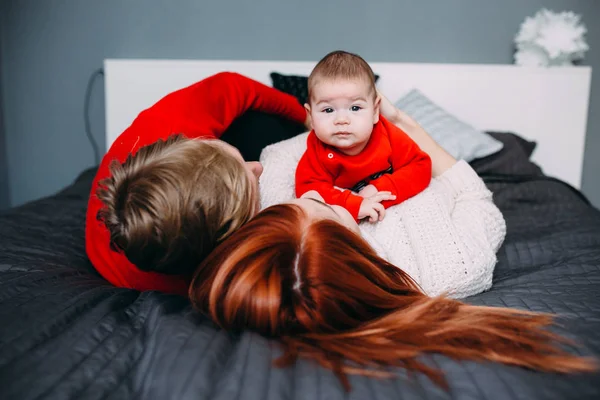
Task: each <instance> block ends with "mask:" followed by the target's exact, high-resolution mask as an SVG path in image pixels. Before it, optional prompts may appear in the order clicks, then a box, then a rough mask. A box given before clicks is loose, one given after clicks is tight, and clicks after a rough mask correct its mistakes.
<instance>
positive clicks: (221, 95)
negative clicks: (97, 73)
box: [85, 72, 306, 296]
mask: <svg viewBox="0 0 600 400" xmlns="http://www.w3.org/2000/svg"><path fill="white" fill-rule="evenodd" d="M248 109H255V110H260V111H264V112H269V113H273V114H280V115H285V116H287V117H289V118H291V119H293V120H295V121H298V122H304V120H305V118H306V111H305V110H304V108H303V107H302V106H301V105H300V103H299V102H298V101H297V100H296V98H295V97H293V96H291V95H287V94H284V93H283V92H280V91H278V90H276V89H273V88H270V87H268V86H266V85H263V84H261V83H259V82H256V81H253V80H251V79H249V78H246V77H244V76H242V75H239V74H235V73H227V72H225V73H220V74H217V75H214V76H211V77H209V78H206V79H204V80H202V81H200V82H198V83H195V84H193V85H191V86H189V87H186V88H184V89H180V90H178V91H175V92H173V93H171V94H169V95H167V96H165V97H164V98H162V99H161V100H159V101H158V102H157V103H156V104H154V105H153V106H152V107H150V108H148V109H147V110H145V111H143V112H141V113H140V114H139V115H138V117H137V118H136V119H135V120H134V121H133V123H132V124H131V126H130V127H129V128H127V129H126V130H125V131H124V132H123V133H122V134H121V135H120V136H119V137H118V138H117V139H116V140H115V142H114V143H113V145H112V146H111V148H110V150H108V152H107V153H106V155H105V156H104V158H103V159H102V162H101V163H100V167H99V169H98V172H97V174H96V177H95V179H94V182H93V184H92V190H91V193H90V199H89V203H88V209H87V216H86V227H85V245H86V251H87V254H88V257H89V258H90V261H91V262H92V264H93V265H94V267H95V268H96V270H97V271H98V272H99V273H100V274H101V275H102V276H103V277H104V278H106V279H107V280H108V281H109V282H110V283H112V284H113V285H115V286H120V287H126V288H132V289H137V290H159V291H162V292H167V293H177V294H181V295H184V296H187V291H188V285H189V277H183V276H174V275H165V274H161V273H156V272H144V271H142V270H140V269H138V268H137V267H136V266H134V265H133V264H132V263H130V262H129V260H128V259H127V258H126V257H125V255H124V254H123V253H121V252H115V251H113V250H111V249H110V244H109V232H108V229H107V228H106V226H105V225H104V224H103V223H102V222H101V221H98V220H97V218H96V216H97V214H98V211H99V210H100V208H101V207H102V203H101V202H100V200H99V199H98V198H97V197H96V190H97V189H98V181H100V180H101V179H104V178H106V177H108V176H109V175H110V174H109V169H108V166H109V164H110V162H111V161H112V160H118V161H119V162H124V161H125V160H126V158H127V156H128V155H129V154H135V153H136V152H137V151H138V150H139V149H140V148H141V147H143V146H146V145H149V144H152V143H154V142H156V141H157V140H158V139H166V138H167V137H169V136H170V135H171V134H175V133H183V134H184V135H186V136H187V137H189V138H196V137H207V138H218V137H219V136H221V134H222V133H223V132H224V131H225V130H226V129H227V127H228V126H229V125H230V124H231V123H232V121H233V120H234V119H235V118H237V117H239V116H240V115H242V114H243V113H244V112H245V111H246V110H248Z"/></svg>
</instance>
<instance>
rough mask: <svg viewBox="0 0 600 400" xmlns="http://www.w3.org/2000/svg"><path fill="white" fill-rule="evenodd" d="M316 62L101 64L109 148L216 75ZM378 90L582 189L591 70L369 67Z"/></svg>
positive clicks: (296, 69)
mask: <svg viewBox="0 0 600 400" xmlns="http://www.w3.org/2000/svg"><path fill="white" fill-rule="evenodd" d="M314 64H315V63H314V62H289V61H200V60H198V61H197V60H114V59H108V60H105V62H104V71H105V77H106V78H105V90H106V130H107V132H106V145H107V148H108V147H110V145H111V144H112V142H113V141H114V140H115V139H116V138H117V136H118V135H119V134H121V132H122V131H123V130H125V129H126V128H127V127H128V126H129V125H130V124H131V122H132V121H133V120H134V119H135V117H136V116H137V115H138V114H139V113H140V112H141V111H142V110H144V109H145V108H147V107H149V106H151V105H152V104H154V103H155V102H156V101H158V100H159V99H160V98H161V97H163V96H164V95H166V94H168V93H169V92H172V91H173V90H176V89H179V88H182V87H185V86H188V85H190V84H192V83H194V82H196V81H199V80H201V79H203V78H205V77H207V76H210V75H213V74H215V73H217V72H221V71H233V72H239V73H241V74H243V75H246V76H248V77H251V78H253V79H256V80H258V81H260V82H263V83H265V84H267V85H271V79H270V76H269V74H270V73H271V72H272V71H277V72H281V73H284V74H301V75H308V74H309V73H310V71H311V69H312V67H313V66H314ZM370 65H371V67H372V68H373V70H374V71H375V73H376V74H378V75H379V76H380V78H379V81H378V84H377V86H378V88H379V89H380V90H381V91H382V92H383V93H384V94H385V95H386V96H387V97H388V98H389V99H390V100H391V101H392V102H394V101H396V100H397V99H398V98H400V97H401V96H402V95H403V94H404V93H406V92H408V91H409V90H410V89H412V88H418V89H419V90H421V91H422V92H423V93H424V94H425V95H427V96H428V97H429V98H431V99H432V100H433V101H434V102H436V103H438V104H439V105H440V106H442V107H443V108H445V109H446V110H447V111H449V112H451V113H452V114H454V115H456V116H457V117H459V118H460V119H462V120H464V121H466V122H468V123H470V124H472V125H473V126H475V127H477V128H479V129H482V130H496V131H510V132H514V133H517V134H519V135H521V136H522V137H524V138H526V139H529V140H535V141H536V142H537V143H538V146H537V148H536V150H535V152H534V154H533V157H532V158H533V160H534V161H535V162H537V163H538V164H539V165H540V166H541V167H542V168H543V169H544V172H545V173H546V174H548V175H551V176H555V177H558V178H561V179H563V180H565V181H566V182H568V183H570V184H571V185H573V186H575V187H577V188H579V187H580V186H581V172H582V166H583V152H584V145H585V135H586V125H587V113H588V102H589V91H590V81H591V72H592V71H591V68H590V67H555V68H526V67H518V66H514V65H476V64H465V65H463V64H407V63H370Z"/></svg>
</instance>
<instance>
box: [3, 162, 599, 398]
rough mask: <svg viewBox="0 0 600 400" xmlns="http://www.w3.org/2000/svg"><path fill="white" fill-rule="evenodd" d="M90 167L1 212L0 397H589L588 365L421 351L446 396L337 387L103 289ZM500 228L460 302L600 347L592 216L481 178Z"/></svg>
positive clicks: (400, 388) (181, 317)
mask: <svg viewBox="0 0 600 400" xmlns="http://www.w3.org/2000/svg"><path fill="white" fill-rule="evenodd" d="M90 174H91V171H90V172H88V173H87V174H84V175H83V176H82V177H81V178H80V179H79V180H78V181H77V182H75V184H74V185H72V186H70V187H69V188H67V189H66V190H64V191H63V192H61V193H59V194H57V195H55V196H52V197H49V198H46V199H43V200H40V201H37V202H35V203H31V204H28V205H26V206H23V207H21V208H17V209H13V210H10V211H9V212H6V213H4V214H0V398H1V399H44V398H50V399H128V398H132V399H134V398H135V399H138V398H139V399H223V400H225V399H227V400H229V399H265V400H267V399H273V400H274V399H297V400H300V399H345V398H348V399H429V400H434V399H461V400H468V399H490V400H491V399H515V400H516V399H527V400H532V399H600V374H589V375H581V376H564V375H554V374H544V373H538V372H533V371H529V370H524V369H520V368H515V367H508V366H504V365H499V364H494V363H475V362H454V361H452V360H449V359H447V358H444V357H441V356H437V355H434V356H432V357H431V358H430V359H429V362H431V363H432V364H433V365H436V366H438V367H439V368H441V369H442V370H443V371H444V372H445V374H446V377H447V379H448V381H449V383H450V390H449V391H448V392H446V391H444V390H442V389H440V388H439V387H436V386H435V385H433V384H432V383H431V382H430V381H429V380H428V379H427V378H426V377H423V376H417V377H415V378H411V377H409V376H407V375H406V374H405V373H404V371H403V370H398V371H397V372H398V375H397V378H394V379H388V380H378V379H369V378H363V377H352V378H351V384H352V391H351V392H350V393H345V392H344V391H343V389H342V387H341V385H340V384H339V382H338V381H337V379H336V378H335V377H334V376H333V374H332V373H330V372H329V371H327V370H324V369H322V368H320V367H318V366H315V365H314V364H313V363H311V362H309V361H299V362H298V363H296V364H295V365H294V366H291V367H288V368H285V369H280V368H275V367H273V366H272V360H273V358H274V357H276V356H277V355H278V354H279V349H278V347H277V344H276V343H275V342H270V341H268V340H266V339H264V338H262V337H260V336H257V335H255V334H251V333H243V334H241V335H237V334H231V333H228V332H223V331H220V330H218V329H216V328H215V327H214V326H213V325H212V324H211V323H210V322H209V321H207V320H206V319H204V318H202V317H200V316H198V315H196V314H195V313H194V312H193V311H192V310H191V308H190V305H189V303H188V301H187V300H185V299H183V298H180V297H176V296H168V295H163V294H159V293H155V292H146V293H138V292H136V291H133V290H126V289H118V288H114V287H111V286H110V285H109V284H108V283H107V282H106V281H104V280H103V279H102V278H101V277H99V276H98V274H97V273H96V272H95V271H94V270H93V268H92V266H91V265H90V263H89V261H88V259H87V258H86V255H85V252H84V239H83V238H84V215H85V206H86V198H87V194H88V190H89V185H90V181H91V175H90ZM488 181H489V182H490V183H488V185H489V187H490V188H491V189H492V190H493V191H494V193H495V201H496V202H497V204H498V205H499V207H500V208H501V209H502V211H503V213H504V215H505V217H506V220H507V226H508V235H507V238H506V241H505V244H504V245H503V247H502V249H501V250H500V252H499V260H500V261H499V263H498V265H497V268H496V271H495V275H494V285H493V288H492V289H491V290H490V291H489V292H486V293H483V294H480V295H478V296H475V297H472V298H470V299H468V301H469V302H471V303H473V304H485V305H492V306H509V307H516V308H521V309H527V310H534V311H545V312H552V313H556V314H558V315H560V322H561V326H560V327H557V328H555V329H556V330H557V331H558V332H560V333H562V334H564V335H566V336H568V337H571V338H573V339H575V340H577V341H578V342H579V343H580V344H581V346H580V347H578V348H573V349H572V351H573V352H575V353H579V354H586V355H596V356H600V291H599V288H600V211H598V210H597V209H595V208H593V207H591V206H590V205H589V204H588V203H587V202H586V201H585V199H583V198H582V197H581V196H579V195H578V194H577V192H576V191H573V190H571V189H570V188H569V187H567V186H566V185H564V184H562V183H560V182H556V181H553V180H550V179H544V178H535V179H516V180H515V179H510V177H509V178H507V177H493V176H492V177H491V178H490V179H488Z"/></svg>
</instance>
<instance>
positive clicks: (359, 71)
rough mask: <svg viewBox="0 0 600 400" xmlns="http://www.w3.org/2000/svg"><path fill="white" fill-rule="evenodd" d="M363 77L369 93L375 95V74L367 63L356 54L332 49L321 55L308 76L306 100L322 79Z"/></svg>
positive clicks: (310, 99)
mask: <svg viewBox="0 0 600 400" xmlns="http://www.w3.org/2000/svg"><path fill="white" fill-rule="evenodd" d="M338 79H348V80H353V79H364V80H365V81H366V82H367V83H368V85H369V93H370V94H372V95H373V97H375V96H376V95H377V89H376V88H375V74H374V73H373V70H372V69H371V67H370V66H369V64H368V63H367V62H366V61H365V60H364V59H363V58H362V57H361V56H359V55H358V54H354V53H349V52H347V51H343V50H336V51H332V52H331V53H329V54H327V55H326V56H325V57H323V58H322V59H321V60H320V61H319V62H318V63H317V65H316V66H315V68H314V69H313V70H312V72H311V73H310V75H309V77H308V101H309V102H310V101H312V92H313V90H314V87H315V85H316V84H317V83H319V82H321V81H323V80H338Z"/></svg>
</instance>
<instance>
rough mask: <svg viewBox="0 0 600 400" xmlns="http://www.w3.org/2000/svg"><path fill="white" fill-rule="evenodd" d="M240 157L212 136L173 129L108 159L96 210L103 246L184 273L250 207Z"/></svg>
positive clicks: (141, 263) (146, 267)
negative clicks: (106, 240)
mask: <svg viewBox="0 0 600 400" xmlns="http://www.w3.org/2000/svg"><path fill="white" fill-rule="evenodd" d="M254 186H255V185H253V183H252V182H251V180H250V177H249V176H248V174H247V173H246V170H245V168H244V166H243V165H242V163H241V162H240V161H239V160H237V159H236V158H235V157H234V156H233V155H231V154H229V153H228V152H227V151H225V150H224V149H223V148H222V147H221V146H217V145H215V144H214V143H213V141H212V140H198V139H187V138H185V137H184V136H183V135H174V136H171V137H170V138H168V139H167V140H159V141H157V142H155V143H153V144H151V145H148V146H145V147H142V148H141V149H140V150H139V151H138V152H137V153H136V154H135V155H130V156H129V157H128V158H127V160H126V161H125V162H124V163H122V164H121V163H120V162H118V161H113V163H112V164H111V165H110V177H109V178H106V179H104V180H102V181H100V185H99V189H98V191H97V196H98V198H99V199H100V200H101V201H102V203H103V204H104V207H103V208H102V209H101V210H100V211H99V212H98V216H97V217H98V219H99V220H101V221H103V222H104V224H105V225H106V227H107V228H108V231H109V232H110V246H111V248H112V249H113V250H115V251H122V252H123V253H124V254H125V256H126V257H127V258H128V259H129V261H130V262H132V263H133V264H134V265H135V266H136V267H138V268H139V269H141V270H143V271H156V272H161V273H164V274H178V275H185V274H191V273H192V272H193V270H194V269H195V268H196V267H197V266H198V264H199V263H200V262H201V261H202V260H203V259H204V257H206V255H207V254H208V253H209V252H210V251H211V250H212V249H213V248H214V247H215V246H216V245H217V244H218V243H220V242H221V241H223V240H224V239H225V238H226V237H228V236H229V235H230V234H231V233H232V232H233V231H234V230H236V229H237V228H239V227H240V226H241V225H242V224H244V223H245V222H247V221H248V220H249V219H250V218H251V217H252V215H254V213H255V212H256V211H257V209H256V203H254V202H252V201H251V200H250V199H253V198H254V199H255V198H257V193H254V192H255V188H254Z"/></svg>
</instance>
